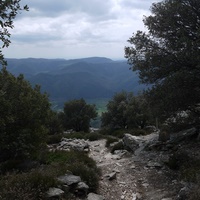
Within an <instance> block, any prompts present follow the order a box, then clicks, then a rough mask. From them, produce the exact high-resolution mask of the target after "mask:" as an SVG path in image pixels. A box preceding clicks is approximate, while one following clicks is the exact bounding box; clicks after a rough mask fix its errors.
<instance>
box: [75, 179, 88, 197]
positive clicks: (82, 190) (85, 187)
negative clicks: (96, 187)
mask: <svg viewBox="0 0 200 200" xmlns="http://www.w3.org/2000/svg"><path fill="white" fill-rule="evenodd" d="M88 189H89V186H88V185H87V184H86V183H84V182H79V183H78V185H77V186H76V190H77V191H78V193H79V194H87V192H88Z"/></svg>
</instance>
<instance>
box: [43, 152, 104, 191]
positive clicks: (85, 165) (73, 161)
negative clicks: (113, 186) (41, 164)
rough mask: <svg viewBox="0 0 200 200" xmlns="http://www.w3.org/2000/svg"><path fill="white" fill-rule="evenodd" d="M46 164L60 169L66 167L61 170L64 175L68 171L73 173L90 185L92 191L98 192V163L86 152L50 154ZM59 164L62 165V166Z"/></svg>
mask: <svg viewBox="0 0 200 200" xmlns="http://www.w3.org/2000/svg"><path fill="white" fill-rule="evenodd" d="M46 163H48V164H51V165H54V166H58V167H60V166H65V167H61V169H60V170H61V171H62V172H63V173H64V172H65V173H66V170H69V171H71V172H72V173H73V174H74V175H77V176H80V177H81V178H82V180H83V181H85V182H86V183H87V184H88V186H89V187H90V190H91V191H93V192H94V191H96V189H97V187H98V181H99V174H100V171H99V169H98V168H97V166H96V162H95V161H94V160H93V159H92V158H90V157H88V155H87V154H85V153H84V152H78V151H70V152H66V151H55V152H49V153H48V155H47V158H46ZM58 163H60V165H59V164H58ZM58 167H57V168H58Z"/></svg>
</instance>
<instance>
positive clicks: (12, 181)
mask: <svg viewBox="0 0 200 200" xmlns="http://www.w3.org/2000/svg"><path fill="white" fill-rule="evenodd" d="M56 184H57V183H56V179H55V178H54V176H52V174H51V173H49V172H48V173H47V172H46V171H39V170H34V171H31V172H29V173H21V174H16V173H13V174H9V175H6V176H4V177H1V180H0V197H1V199H6V200H12V199H15V200H27V199H31V200H35V199H44V198H45V195H46V191H48V189H49V188H50V187H55V186H56Z"/></svg>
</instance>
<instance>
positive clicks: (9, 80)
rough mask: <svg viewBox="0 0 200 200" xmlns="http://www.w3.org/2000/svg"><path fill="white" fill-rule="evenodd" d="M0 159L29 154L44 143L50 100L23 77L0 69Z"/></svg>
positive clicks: (30, 155)
mask: <svg viewBox="0 0 200 200" xmlns="http://www.w3.org/2000/svg"><path fill="white" fill-rule="evenodd" d="M0 105H1V106H0V155H1V156H0V161H1V160H6V159H11V158H12V159H14V158H23V159H24V158H27V157H32V156H33V155H35V154H36V152H37V151H39V149H40V146H41V145H42V144H43V143H44V142H45V134H46V133H47V129H46V124H47V120H48V115H49V113H50V103H49V100H48V97H47V95H46V94H41V93H40V89H39V88H38V87H36V88H32V87H31V85H30V84H29V82H27V81H26V80H24V78H23V76H22V75H20V76H19V77H17V78H16V77H14V76H13V75H12V74H10V73H9V72H8V71H7V70H6V69H5V68H3V69H2V70H1V72H0Z"/></svg>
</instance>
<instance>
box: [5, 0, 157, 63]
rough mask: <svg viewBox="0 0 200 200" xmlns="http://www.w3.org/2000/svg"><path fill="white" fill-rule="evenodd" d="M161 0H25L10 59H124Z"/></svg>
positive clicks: (14, 33)
mask: <svg viewBox="0 0 200 200" xmlns="http://www.w3.org/2000/svg"><path fill="white" fill-rule="evenodd" d="M154 2H158V0H105V1H104V0H21V5H26V4H27V5H28V6H29V11H28V12H26V11H23V12H22V13H21V14H20V15H18V16H17V18H16V19H15V21H14V29H12V30H10V33H11V38H10V39H11V44H10V46H9V47H8V48H6V49H3V53H4V55H5V57H6V58H30V57H32V58H64V59H74V58H84V57H93V56H97V57H108V58H111V59H114V60H117V59H123V58H124V47H125V46H129V44H128V43H127V40H128V39H129V38H130V37H131V36H132V34H133V33H135V32H136V31H137V30H142V31H146V29H145V27H144V24H143V21H142V19H143V18H144V16H149V15H150V14H151V13H150V7H151V5H152V3H154Z"/></svg>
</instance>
